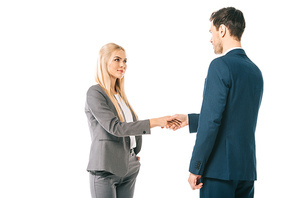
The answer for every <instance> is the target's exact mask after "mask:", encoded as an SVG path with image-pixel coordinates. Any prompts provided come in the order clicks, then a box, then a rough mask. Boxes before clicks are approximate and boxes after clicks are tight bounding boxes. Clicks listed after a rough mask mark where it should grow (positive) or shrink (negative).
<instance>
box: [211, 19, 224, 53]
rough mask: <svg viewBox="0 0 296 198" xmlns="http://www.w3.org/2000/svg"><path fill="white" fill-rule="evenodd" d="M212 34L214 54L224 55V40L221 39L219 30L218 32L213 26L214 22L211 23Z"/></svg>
mask: <svg viewBox="0 0 296 198" xmlns="http://www.w3.org/2000/svg"><path fill="white" fill-rule="evenodd" d="M210 33H211V34H212V37H211V41H210V42H211V43H212V45H213V48H214V53H215V54H222V52H223V45H222V39H221V38H220V35H219V30H216V27H215V26H214V25H213V21H212V22H211V28H210Z"/></svg>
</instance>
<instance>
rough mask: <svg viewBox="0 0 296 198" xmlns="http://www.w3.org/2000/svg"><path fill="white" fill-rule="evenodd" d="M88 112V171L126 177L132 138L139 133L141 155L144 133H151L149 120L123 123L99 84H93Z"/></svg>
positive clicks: (89, 91)
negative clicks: (89, 146)
mask: <svg viewBox="0 0 296 198" xmlns="http://www.w3.org/2000/svg"><path fill="white" fill-rule="evenodd" d="M85 113H86V116H87V119H88V124H89V129H90V134H91V141H92V143H91V148H90V156H89V163H88V166H87V170H88V171H107V172H110V173H113V174H115V175H117V176H124V175H125V174H126V173H127V171H128V164H129V163H128V162H129V155H130V138H129V136H136V142H137V147H136V148H135V153H136V154H138V153H139V152H140V150H141V146H142V136H141V135H143V134H150V133H151V131H150V121H149V120H142V121H137V120H136V118H135V115H134V114H133V119H134V122H130V123H126V122H121V121H120V120H119V118H118V114H117V111H116V109H115V106H114V105H113V103H112V102H111V100H110V99H109V97H108V95H107V94H106V92H105V91H104V90H103V88H102V87H101V86H100V85H93V86H91V87H90V88H89V90H88V91H87V98H86V105H85Z"/></svg>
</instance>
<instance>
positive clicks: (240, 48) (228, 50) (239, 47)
mask: <svg viewBox="0 0 296 198" xmlns="http://www.w3.org/2000/svg"><path fill="white" fill-rule="evenodd" d="M235 49H243V48H242V47H233V48H230V49H228V50H227V51H226V52H224V54H223V56H224V55H226V54H227V53H228V52H230V51H231V50H235Z"/></svg>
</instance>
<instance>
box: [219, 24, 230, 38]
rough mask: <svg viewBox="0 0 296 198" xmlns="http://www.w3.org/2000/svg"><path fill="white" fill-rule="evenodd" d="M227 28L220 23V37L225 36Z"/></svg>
mask: <svg viewBox="0 0 296 198" xmlns="http://www.w3.org/2000/svg"><path fill="white" fill-rule="evenodd" d="M227 30H228V29H227V28H226V26H225V25H224V24H222V25H220V27H219V35H220V37H221V38H224V37H225V35H226V31H227Z"/></svg>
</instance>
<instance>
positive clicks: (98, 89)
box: [87, 84, 106, 95]
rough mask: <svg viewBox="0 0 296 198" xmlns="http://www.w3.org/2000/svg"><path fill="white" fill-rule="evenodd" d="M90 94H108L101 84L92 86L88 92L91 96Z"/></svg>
mask: <svg viewBox="0 0 296 198" xmlns="http://www.w3.org/2000/svg"><path fill="white" fill-rule="evenodd" d="M90 93H101V94H103V95H106V92H105V91H104V89H103V88H102V87H101V85H99V84H96V85H92V86H90V88H89V89H88V90H87V94H90Z"/></svg>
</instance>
